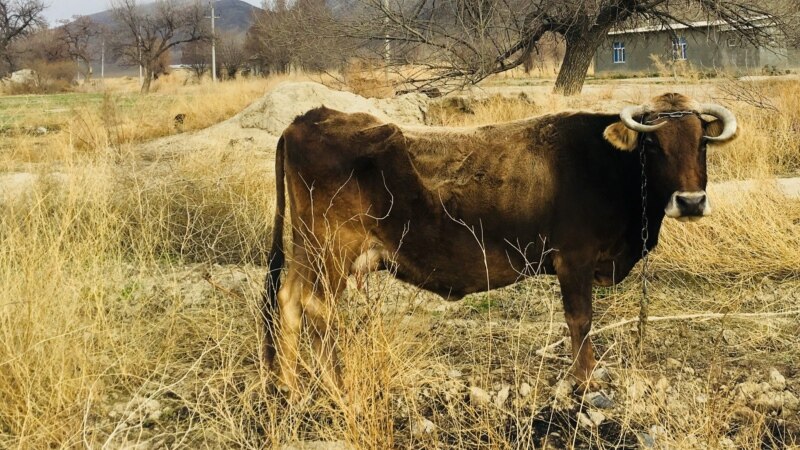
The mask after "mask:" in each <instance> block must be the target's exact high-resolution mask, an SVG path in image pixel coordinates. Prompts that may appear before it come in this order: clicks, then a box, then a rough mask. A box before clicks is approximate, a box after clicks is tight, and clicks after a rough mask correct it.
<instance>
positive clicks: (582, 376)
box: [556, 258, 597, 391]
mask: <svg viewBox="0 0 800 450" xmlns="http://www.w3.org/2000/svg"><path fill="white" fill-rule="evenodd" d="M556 271H557V274H558V281H559V284H560V285H561V295H562V299H563V302H564V318H565V319H566V321H567V326H568V327H569V334H570V340H571V341H572V342H571V343H572V356H573V360H574V365H573V368H572V375H573V376H574V377H575V378H576V379H577V381H578V383H579V386H578V389H579V390H581V391H582V390H586V389H589V388H592V387H594V383H593V382H592V378H591V377H592V371H593V370H594V367H595V365H596V364H597V360H596V359H595V356H594V349H593V348H592V342H591V339H590V338H589V331H590V330H591V329H592V276H593V273H592V267H591V266H589V265H586V264H580V263H578V264H575V263H572V262H571V261H569V260H565V259H564V258H559V260H558V261H557V264H556Z"/></svg>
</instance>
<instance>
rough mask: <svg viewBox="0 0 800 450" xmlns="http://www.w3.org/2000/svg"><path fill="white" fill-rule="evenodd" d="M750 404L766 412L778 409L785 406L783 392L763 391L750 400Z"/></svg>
mask: <svg viewBox="0 0 800 450" xmlns="http://www.w3.org/2000/svg"><path fill="white" fill-rule="evenodd" d="M750 406H753V407H755V408H757V409H759V410H762V411H766V412H770V411H777V410H779V409H781V408H782V407H783V393H782V392H763V393H761V394H759V396H758V397H756V398H755V399H754V400H753V401H752V402H750Z"/></svg>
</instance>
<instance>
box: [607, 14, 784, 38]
mask: <svg viewBox="0 0 800 450" xmlns="http://www.w3.org/2000/svg"><path fill="white" fill-rule="evenodd" d="M769 18H770V17H769V16H758V17H753V18H751V19H749V20H748V22H749V23H750V24H752V23H753V22H758V21H763V20H765V19H769ZM764 25H765V26H766V25H770V24H768V23H767V24H764ZM715 27H726V28H727V29H733V27H732V26H731V25H730V23H729V22H726V21H724V20H701V21H696V22H685V23H672V24H669V25H666V24H663V23H660V24H657V25H645V26H641V27H637V28H623V29H617V30H611V31H609V32H608V35H609V36H613V35H617V34H635V33H653V32H658V31H674V30H687V29H695V28H715ZM749 27H750V25H748V26H745V27H742V28H749Z"/></svg>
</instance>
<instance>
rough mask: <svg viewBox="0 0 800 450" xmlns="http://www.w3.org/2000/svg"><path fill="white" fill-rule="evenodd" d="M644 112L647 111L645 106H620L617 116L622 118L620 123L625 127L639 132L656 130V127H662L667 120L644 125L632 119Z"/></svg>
mask: <svg viewBox="0 0 800 450" xmlns="http://www.w3.org/2000/svg"><path fill="white" fill-rule="evenodd" d="M645 113H647V107H646V106H627V107H625V108H622V112H621V113H619V118H620V119H622V123H624V124H625V126H626V127H628V128H630V129H631V130H633V131H639V132H641V133H649V132H651V131H656V130H657V129H659V128H661V127H663V126H664V124H665V123H667V122H661V123H657V124H655V125H645V124H643V123H639V122H637V121H636V120H634V119H633V116H640V115H643V114H645Z"/></svg>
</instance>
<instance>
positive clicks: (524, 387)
mask: <svg viewBox="0 0 800 450" xmlns="http://www.w3.org/2000/svg"><path fill="white" fill-rule="evenodd" d="M531 391H533V388H531V385H530V384H528V383H525V382H523V383H522V384H521V385H520V386H519V396H520V397H522V398H525V397H527V396H529V395H531Z"/></svg>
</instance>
